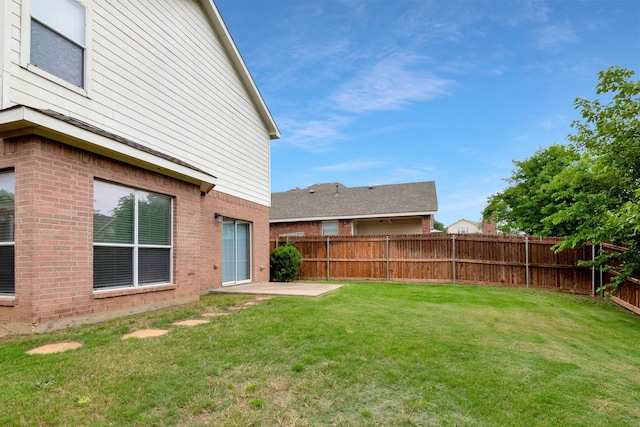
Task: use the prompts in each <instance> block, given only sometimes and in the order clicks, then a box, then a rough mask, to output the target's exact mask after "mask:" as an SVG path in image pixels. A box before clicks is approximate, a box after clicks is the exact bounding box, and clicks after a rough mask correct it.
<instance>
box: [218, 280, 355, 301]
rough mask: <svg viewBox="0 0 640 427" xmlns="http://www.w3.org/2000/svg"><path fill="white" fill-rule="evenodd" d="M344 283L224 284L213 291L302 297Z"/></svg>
mask: <svg viewBox="0 0 640 427" xmlns="http://www.w3.org/2000/svg"><path fill="white" fill-rule="evenodd" d="M340 287H342V285H335V284H322V285H320V284H315V283H302V282H291V283H282V282H258V283H247V284H243V285H233V286H223V287H222V288H216V289H214V290H212V291H211V292H212V293H226V294H251V295H288V296H301V297H317V296H320V295H324V294H326V293H328V292H331V291H334V290H336V289H338V288H340Z"/></svg>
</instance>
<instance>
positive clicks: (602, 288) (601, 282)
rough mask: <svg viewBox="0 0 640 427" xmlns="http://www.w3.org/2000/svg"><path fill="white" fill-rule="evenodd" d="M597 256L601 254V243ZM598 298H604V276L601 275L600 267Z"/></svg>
mask: <svg viewBox="0 0 640 427" xmlns="http://www.w3.org/2000/svg"><path fill="white" fill-rule="evenodd" d="M598 254H602V243H600V252H598ZM600 296H601V297H604V276H603V274H602V267H600Z"/></svg>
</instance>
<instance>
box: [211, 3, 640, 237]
mask: <svg viewBox="0 0 640 427" xmlns="http://www.w3.org/2000/svg"><path fill="white" fill-rule="evenodd" d="M216 5H217V6H218V8H219V10H220V13H221V14H222V17H223V18H224V20H225V22H226V24H227V26H228V28H229V31H230V32H231V34H232V36H233V38H234V40H235V42H236V44H237V46H238V49H239V50H240V52H241V54H242V56H243V58H244V60H245V62H246V63H247V66H248V68H249V70H250V71H251V74H252V75H253V77H254V79H255V81H256V84H257V85H258V88H259V89H260V91H261V93H262V95H263V97H264V99H265V101H266V102H267V105H268V106H269V109H270V110H271V113H272V114H273V116H274V118H275V120H276V122H277V124H278V126H279V128H280V131H281V133H282V138H281V139H280V140H276V141H273V142H272V145H271V189H272V191H274V192H277V191H286V190H289V189H291V188H294V187H301V188H303V187H307V186H309V185H312V184H316V183H323V182H341V183H343V184H344V185H346V186H349V187H354V186H363V185H380V184H397V183H404V182H416V181H431V180H433V181H435V182H436V188H437V192H438V202H439V210H438V213H437V214H436V219H437V220H439V221H441V222H443V223H444V224H445V225H448V224H450V223H452V222H454V221H456V220H458V219H460V218H467V219H470V220H474V221H477V220H479V219H480V215H481V211H482V209H483V208H484V206H485V205H486V201H487V197H488V196H490V195H491V194H494V193H496V192H498V191H500V190H501V189H503V188H504V187H505V185H506V183H505V182H504V178H508V177H509V176H510V175H511V171H512V170H513V163H512V160H513V159H516V160H522V159H525V158H527V157H530V156H531V155H532V154H534V153H535V151H536V150H537V149H538V148H541V147H547V146H549V145H551V144H554V143H562V142H566V136H567V134H568V133H570V132H571V131H572V128H571V126H570V124H571V122H572V121H573V120H575V119H578V118H579V114H578V112H577V111H576V110H575V109H574V105H573V102H574V100H575V98H577V97H580V98H587V99H595V98H596V94H595V86H596V83H597V81H598V79H597V74H598V72H599V71H601V70H604V69H607V68H609V67H610V66H613V65H618V66H622V67H625V68H629V69H632V70H635V71H636V72H640V1H637V0H622V1H618V0H607V1H585V0H582V1H539V0H535V1H516V0H500V1H475V0H466V1H456V0H453V1H426V0H424V1H423V0H412V1H408V0H393V1H392V0H216ZM636 77H640V76H636Z"/></svg>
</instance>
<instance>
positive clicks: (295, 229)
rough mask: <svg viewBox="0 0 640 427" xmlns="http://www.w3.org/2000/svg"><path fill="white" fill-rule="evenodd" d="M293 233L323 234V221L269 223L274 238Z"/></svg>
mask: <svg viewBox="0 0 640 427" xmlns="http://www.w3.org/2000/svg"><path fill="white" fill-rule="evenodd" d="M293 233H304V235H305V236H322V223H321V222H320V221H309V222H280V223H275V224H270V225H269V235H270V236H271V238H272V239H275V238H276V237H279V236H282V235H286V234H289V235H291V234H293Z"/></svg>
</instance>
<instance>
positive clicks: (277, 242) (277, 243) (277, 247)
mask: <svg viewBox="0 0 640 427" xmlns="http://www.w3.org/2000/svg"><path fill="white" fill-rule="evenodd" d="M276 249H278V238H277V237H276Z"/></svg>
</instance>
